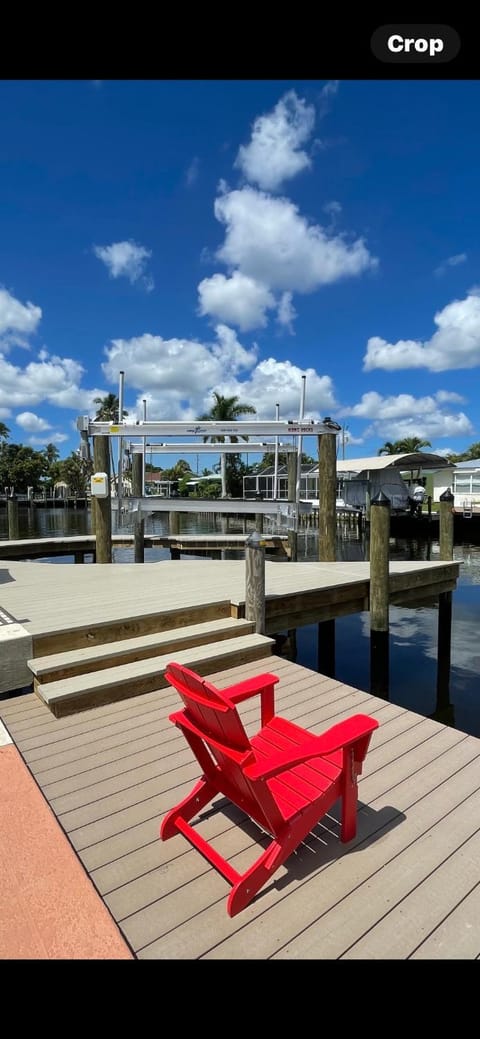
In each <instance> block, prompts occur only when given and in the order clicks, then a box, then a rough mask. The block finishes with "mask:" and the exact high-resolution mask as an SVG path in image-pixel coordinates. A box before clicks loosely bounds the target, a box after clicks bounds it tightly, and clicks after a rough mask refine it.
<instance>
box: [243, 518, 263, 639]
mask: <svg viewBox="0 0 480 1039" xmlns="http://www.w3.org/2000/svg"><path fill="white" fill-rule="evenodd" d="M245 617H246V619H247V620H249V621H253V623H254V624H255V631H256V632H257V634H258V635H265V542H264V541H263V540H262V538H261V536H260V534H258V533H257V531H254V532H253V534H250V536H249V537H248V538H247V539H246V541H245Z"/></svg>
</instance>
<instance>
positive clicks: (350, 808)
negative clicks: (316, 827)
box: [340, 750, 358, 844]
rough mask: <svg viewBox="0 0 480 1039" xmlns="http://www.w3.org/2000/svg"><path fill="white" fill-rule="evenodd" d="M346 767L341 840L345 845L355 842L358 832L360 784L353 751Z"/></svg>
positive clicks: (350, 752)
mask: <svg viewBox="0 0 480 1039" xmlns="http://www.w3.org/2000/svg"><path fill="white" fill-rule="evenodd" d="M348 758H349V760H348V765H347V767H345V772H344V777H343V791H342V822H341V830H340V840H341V841H342V843H343V844H346V843H347V842H348V841H351V840H353V838H354V837H355V835H356V832H357V810H358V784H357V773H356V769H355V761H354V755H353V750H350V751H349V755H348Z"/></svg>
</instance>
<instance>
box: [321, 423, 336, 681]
mask: <svg viewBox="0 0 480 1039" xmlns="http://www.w3.org/2000/svg"><path fill="white" fill-rule="evenodd" d="M317 440H318V558H319V561H320V562H321V563H334V562H335V560H336V538H337V505H336V501H337V438H336V436H335V434H334V433H322V435H321V436H319V437H318V438H317ZM317 667H318V671H319V673H320V674H322V675H328V677H329V678H334V677H335V618H334V617H331V618H330V619H329V620H327V621H319V623H318V626H317Z"/></svg>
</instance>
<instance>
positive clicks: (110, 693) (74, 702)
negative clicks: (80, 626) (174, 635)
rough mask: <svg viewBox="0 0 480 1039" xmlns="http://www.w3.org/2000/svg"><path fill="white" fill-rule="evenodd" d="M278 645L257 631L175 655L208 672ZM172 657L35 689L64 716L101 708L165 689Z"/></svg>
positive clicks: (60, 715) (107, 669)
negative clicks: (167, 671)
mask: <svg viewBox="0 0 480 1039" xmlns="http://www.w3.org/2000/svg"><path fill="white" fill-rule="evenodd" d="M274 644H275V643H274V639H271V638H268V637H267V636H266V635H257V634H256V633H255V632H254V633H252V634H250V635H240V636H239V637H238V638H233V639H224V640H223V641H222V642H213V643H209V644H205V645H202V646H191V647H189V648H188V649H183V650H179V651H178V652H176V653H175V654H174V659H175V660H178V662H179V663H180V664H185V665H186V666H187V667H191V668H193V670H195V671H198V673H199V674H203V675H206V674H209V672H211V671H215V670H219V669H223V668H229V667H235V666H237V665H239V664H242V663H246V662H247V661H249V660H259V659H260V658H262V657H265V656H266V655H267V654H268V653H272V652H273V647H274ZM171 660H172V653H171V652H170V653H168V654H165V655H162V656H156V657H149V658H148V659H145V660H136V661H132V662H130V663H128V664H123V665H120V666H118V667H110V668H105V669H104V670H102V671H95V672H87V673H86V674H83V675H75V676H73V677H71V678H65V679H63V680H62V681H58V682H39V683H38V685H37V688H36V690H35V692H36V693H37V696H38V697H39V698H40V699H41V700H43V702H44V703H46V704H47V706H48V707H49V708H50V710H51V711H52V713H53V714H54V715H55V716H56V717H57V718H61V717H64V716H65V715H68V714H74V713H76V712H77V711H83V710H86V709H87V708H90V707H100V706H101V705H102V704H106V703H113V702H114V701H117V700H124V699H126V698H128V697H131V696H140V695H141V694H142V693H148V692H152V691H153V690H154V689H161V688H162V687H164V686H165V685H167V681H166V679H165V671H166V668H167V665H168V664H169V662H170V661H171Z"/></svg>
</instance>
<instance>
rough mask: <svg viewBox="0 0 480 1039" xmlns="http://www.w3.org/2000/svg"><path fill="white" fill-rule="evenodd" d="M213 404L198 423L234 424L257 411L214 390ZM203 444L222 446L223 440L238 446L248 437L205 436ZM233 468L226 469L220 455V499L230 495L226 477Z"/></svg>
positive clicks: (223, 457)
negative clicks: (242, 417) (206, 442)
mask: <svg viewBox="0 0 480 1039" xmlns="http://www.w3.org/2000/svg"><path fill="white" fill-rule="evenodd" d="M213 398H214V403H213V404H212V407H211V408H210V411H208V412H206V413H205V414H204V415H200V416H199V418H198V421H199V422H236V420H237V419H238V418H239V416H240V415H256V414H257V409H256V408H254V406H253V404H245V403H243V402H242V401H241V400H239V398H238V397H237V396H235V397H224V396H223V395H222V394H221V393H217V392H216V390H214V392H213ZM203 440H204V442H205V441H207V440H209V441H210V442H211V443H212V444H224V443H225V440H228V441H230V443H232V444H238V442H239V440H248V436H244V435H240V437H237V436H234V435H232V436H228V437H225V436H221V435H217V434H215V435H213V436H205V437H204V438H203ZM233 471H234V467H232V466H230V467H227V462H226V455H225V454H221V455H220V473H221V477H222V498H225V497H226V495H227V494H229V493H232V492H231V491H230V487H229V484H228V475H229V474H230V477H231V476H232V472H233Z"/></svg>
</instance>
